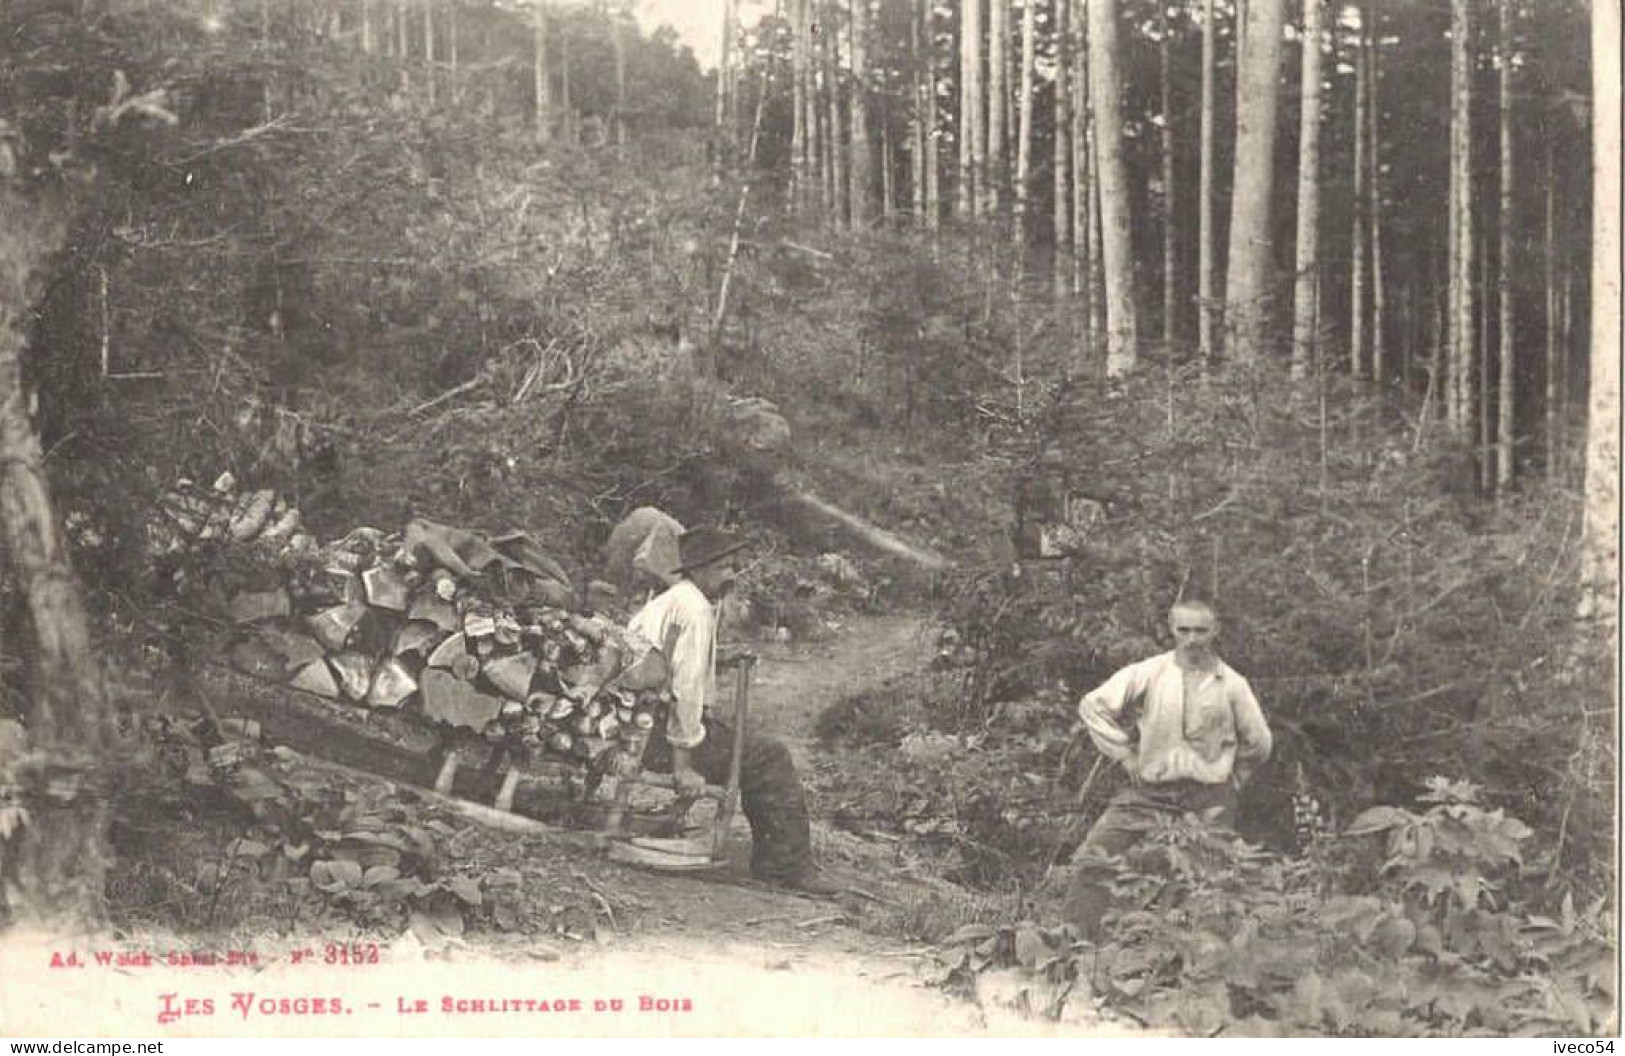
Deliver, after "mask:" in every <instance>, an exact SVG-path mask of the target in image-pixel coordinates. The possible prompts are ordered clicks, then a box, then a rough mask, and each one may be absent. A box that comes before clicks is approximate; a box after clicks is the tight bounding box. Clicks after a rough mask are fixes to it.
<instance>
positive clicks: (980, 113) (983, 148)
mask: <svg viewBox="0 0 1625 1056" xmlns="http://www.w3.org/2000/svg"><path fill="white" fill-rule="evenodd" d="M964 17H965V19H966V22H967V24H968V28H969V36H968V37H967V38H966V40H967V47H968V48H969V49H970V167H971V215H973V216H977V217H980V216H981V215H982V214H983V213H985V212H986V211H987V210H986V208H985V207H984V206H985V203H986V201H987V79H986V77H985V76H984V69H983V61H984V60H983V54H982V48H983V43H984V41H983V36H984V33H985V29H986V18H987V0H965V15H964Z"/></svg>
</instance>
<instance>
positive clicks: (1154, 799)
mask: <svg viewBox="0 0 1625 1056" xmlns="http://www.w3.org/2000/svg"><path fill="white" fill-rule="evenodd" d="M1168 627H1169V629H1170V630H1171V631H1172V632H1173V636H1174V648H1173V651H1172V652H1168V653H1163V654H1161V655H1160V656H1153V657H1151V658H1150V659H1149V660H1142V661H1140V662H1139V663H1137V664H1130V665H1129V666H1128V667H1125V668H1123V669H1122V670H1121V671H1118V672H1117V673H1116V674H1115V675H1113V676H1112V677H1111V678H1109V679H1107V680H1106V683H1105V685H1103V686H1101V687H1100V688H1098V689H1096V690H1094V691H1092V692H1090V693H1088V694H1085V696H1084V698H1083V699H1082V700H1081V701H1079V702H1078V716H1079V718H1081V719H1082V720H1083V725H1084V727H1085V728H1086V729H1087V730H1088V731H1089V736H1090V738H1091V739H1092V740H1093V741H1094V742H1095V747H1097V748H1098V749H1100V753H1101V754H1102V755H1103V756H1105V757H1106V758H1108V759H1112V760H1115V761H1116V762H1118V763H1121V764H1122V766H1123V769H1124V770H1125V771H1127V772H1128V775H1129V778H1130V780H1131V782H1132V783H1131V784H1130V785H1129V787H1128V788H1126V789H1124V790H1123V791H1121V792H1119V793H1118V794H1117V795H1116V796H1114V797H1113V798H1112V801H1111V803H1110V805H1108V806H1107V807H1106V810H1105V812H1104V813H1103V814H1101V816H1100V817H1099V819H1097V820H1096V821H1095V823H1094V826H1093V827H1092V828H1091V829H1090V830H1089V835H1088V836H1086V837H1085V838H1084V841H1083V845H1082V846H1081V847H1079V848H1078V851H1077V853H1076V854H1074V855H1073V857H1072V863H1073V865H1074V866H1077V867H1079V868H1078V870H1077V872H1076V874H1075V876H1074V879H1073V882H1072V885H1071V890H1070V892H1069V893H1068V908H1069V910H1070V914H1071V916H1072V917H1073V919H1074V920H1075V921H1076V922H1077V923H1078V924H1079V926H1080V927H1082V929H1083V930H1084V933H1085V935H1086V936H1087V937H1089V938H1094V937H1096V933H1097V932H1098V930H1099V927H1100V918H1101V917H1102V916H1103V915H1104V913H1105V911H1106V907H1107V905H1108V902H1109V898H1110V895H1109V892H1108V890H1107V889H1106V887H1105V885H1104V883H1102V882H1101V881H1102V876H1101V871H1100V869H1099V868H1098V866H1099V864H1100V862H1101V860H1102V859H1103V858H1105V857H1108V856H1113V855H1120V854H1122V853H1124V852H1125V851H1127V850H1128V849H1129V848H1130V847H1132V846H1134V844H1135V843H1137V842H1138V841H1139V840H1140V838H1141V837H1142V836H1144V835H1145V834H1146V832H1148V831H1150V830H1151V829H1152V828H1155V827H1156V825H1157V823H1158V822H1159V820H1161V819H1164V818H1168V817H1178V816H1180V815H1183V814H1187V813H1192V814H1200V815H1202V816H1203V817H1206V818H1208V819H1209V820H1212V821H1214V822H1217V823H1219V824H1221V825H1225V826H1228V825H1229V824H1230V823H1231V821H1232V820H1233V818H1234V814H1235V806H1236V793H1237V791H1238V790H1239V789H1240V788H1241V786H1242V785H1243V784H1245V783H1246V782H1247V780H1248V779H1249V778H1250V777H1252V775H1253V773H1254V771H1256V770H1257V769H1258V767H1259V765H1260V764H1262V763H1263V762H1264V760H1265V759H1268V758H1269V754H1270V745H1271V737H1270V728H1269V724H1268V723H1266V722H1265V721H1264V713H1263V711H1262V710H1261V709H1260V708H1259V706H1258V699H1257V698H1256V697H1254V696H1253V691H1252V687H1251V686H1249V685H1248V684H1247V680H1246V679H1245V678H1243V677H1241V675H1239V674H1237V673H1236V671H1235V669H1234V668H1232V667H1231V666H1230V665H1229V664H1227V663H1225V662H1224V661H1223V660H1221V659H1219V655H1218V653H1217V652H1215V651H1214V643H1215V641H1216V639H1217V638H1218V634H1219V620H1218V616H1217V615H1216V614H1215V613H1214V611H1213V606H1211V605H1209V604H1208V603H1207V602H1205V601H1197V600H1186V601H1179V602H1176V603H1175V604H1174V607H1173V608H1172V609H1171V610H1169V613H1168Z"/></svg>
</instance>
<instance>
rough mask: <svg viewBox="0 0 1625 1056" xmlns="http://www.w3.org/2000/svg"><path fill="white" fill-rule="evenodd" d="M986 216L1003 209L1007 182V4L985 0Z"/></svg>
mask: <svg viewBox="0 0 1625 1056" xmlns="http://www.w3.org/2000/svg"><path fill="white" fill-rule="evenodd" d="M987 5H988V16H989V17H988V34H987V45H988V63H987V68H988V85H987V170H988V171H987V195H986V203H987V212H988V214H989V215H990V216H995V217H996V216H998V215H999V214H1000V213H1001V211H1002V210H1003V209H1004V200H1003V195H1004V187H1005V184H1006V183H1007V182H1008V181H1009V179H1010V174H1009V163H1008V160H1007V156H1006V150H1007V149H1008V144H1009V138H1010V136H1009V132H1008V126H1009V114H1010V0H987Z"/></svg>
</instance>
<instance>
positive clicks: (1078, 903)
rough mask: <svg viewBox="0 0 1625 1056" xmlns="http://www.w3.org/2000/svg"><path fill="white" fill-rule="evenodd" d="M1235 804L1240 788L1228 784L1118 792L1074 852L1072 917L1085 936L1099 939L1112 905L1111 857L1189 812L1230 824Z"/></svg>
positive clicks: (1171, 785)
mask: <svg viewBox="0 0 1625 1056" xmlns="http://www.w3.org/2000/svg"><path fill="white" fill-rule="evenodd" d="M1235 807H1236V791H1235V789H1234V788H1233V787H1231V786H1230V785H1229V784H1228V783H1226V784H1218V785H1207V784H1202V783H1200V782H1197V781H1171V782H1168V783H1165V784H1157V785H1134V786H1132V787H1129V788H1125V789H1124V790H1123V791H1121V792H1119V793H1117V795H1115V796H1113V797H1112V801H1111V803H1110V804H1109V805H1108V806H1107V807H1106V810H1105V812H1104V813H1102V814H1101V815H1100V817H1099V818H1097V819H1095V823H1094V825H1093V826H1091V827H1090V829H1089V835H1088V836H1085V837H1084V840H1083V844H1082V846H1080V847H1079V848H1078V849H1077V851H1076V852H1075V853H1074V854H1073V855H1072V861H1071V866H1070V868H1071V870H1072V876H1071V879H1070V881H1069V882H1068V884H1067V892H1066V911H1067V917H1068V919H1070V920H1071V921H1072V922H1073V923H1074V924H1076V925H1077V926H1078V929H1079V931H1080V932H1081V933H1082V935H1083V937H1084V938H1086V939H1090V940H1096V939H1099V938H1100V924H1101V919H1102V918H1103V917H1104V916H1105V915H1106V911H1107V910H1108V909H1109V908H1111V887H1110V883H1109V881H1110V878H1111V877H1112V875H1113V874H1115V872H1116V869H1115V867H1113V866H1112V865H1111V864H1110V861H1109V859H1111V858H1115V857H1118V856H1120V855H1122V854H1124V853H1126V852H1127V851H1128V850H1129V848H1131V847H1133V846H1134V845H1135V844H1136V843H1139V842H1140V840H1141V839H1143V838H1144V837H1145V834H1146V833H1148V832H1150V831H1151V830H1152V829H1154V828H1156V827H1157V826H1158V825H1159V824H1162V823H1164V822H1165V821H1166V820H1168V819H1172V818H1178V817H1181V816H1183V815H1185V814H1199V815H1202V816H1203V817H1206V818H1207V819H1208V821H1209V822H1210V823H1211V824H1213V825H1215V826H1218V827H1220V828H1229V827H1230V824H1231V821H1232V819H1233V818H1234V815H1235Z"/></svg>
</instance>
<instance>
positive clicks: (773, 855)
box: [627, 528, 839, 895]
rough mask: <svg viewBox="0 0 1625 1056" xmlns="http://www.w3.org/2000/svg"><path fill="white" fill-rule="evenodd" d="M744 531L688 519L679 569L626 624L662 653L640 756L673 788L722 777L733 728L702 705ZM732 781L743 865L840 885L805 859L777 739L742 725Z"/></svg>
mask: <svg viewBox="0 0 1625 1056" xmlns="http://www.w3.org/2000/svg"><path fill="white" fill-rule="evenodd" d="M744 548H745V543H744V540H742V539H740V538H739V537H738V536H736V535H733V534H732V533H729V532H724V531H721V530H719V529H716V528H695V529H692V530H690V531H687V532H684V533H683V534H682V535H681V536H679V537H678V539H677V559H678V564H677V569H676V572H677V573H678V575H679V577H680V578H679V579H678V580H677V582H676V583H674V584H672V586H670V587H668V588H667V589H666V590H665V591H663V592H662V593H660V594H658V595H656V596H655V597H654V598H653V599H651V600H650V601H649V603H648V604H646V605H644V606H643V608H642V609H640V610H638V613H637V615H635V616H633V617H632V621H631V623H629V624H628V625H627V626H628V629H629V630H631V631H632V632H634V633H635V634H636V635H639V636H641V637H642V638H643V639H644V640H645V641H647V642H648V643H650V644H651V645H652V646H653V647H654V648H655V650H657V651H658V652H659V653H660V654H661V656H662V657H663V658H664V659H665V661H666V665H667V668H668V670H669V671H670V678H671V693H672V698H673V703H672V706H671V710H670V714H669V715H668V717H667V720H666V726H665V729H664V730H661V729H659V728H657V729H656V731H655V734H654V736H653V737H652V738H651V739H650V742H649V750H648V753H647V754H646V755H645V757H644V764H645V765H646V766H648V767H649V768H650V769H652V770H664V769H666V767H667V766H668V765H669V767H670V769H671V773H672V777H673V779H674V780H675V782H676V784H677V788H678V791H679V792H688V793H694V792H698V791H699V790H700V788H701V786H703V785H704V784H705V783H706V782H707V781H710V782H711V783H713V784H723V783H724V782H726V781H727V779H728V768H729V764H730V761H731V757H732V754H731V753H732V743H733V731H732V730H731V729H730V728H729V727H728V724H727V723H725V722H723V721H721V720H720V719H717V718H715V717H713V716H712V715H710V714H708V713H707V705H708V704H709V703H710V702H711V697H712V692H713V690H712V676H713V674H714V670H715V667H716V654H717V641H716V640H717V603H718V602H719V601H721V599H722V598H723V597H724V596H725V595H726V594H727V593H728V591H729V590H730V589H731V588H732V587H733V584H734V580H735V579H736V578H737V576H738V574H739V561H738V555H739V552H740V551H741V550H743V549H744ZM739 791H740V798H741V800H742V801H743V806H744V810H745V817H746V818H747V819H748V820H749V821H750V831H751V843H752V846H751V873H752V874H754V875H755V876H756V877H758V878H760V879H763V880H767V881H770V882H773V883H778V884H783V885H785V886H786V887H793V888H796V889H797V890H801V891H806V892H808V893H809V894H818V895H831V894H834V893H836V892H837V891H838V890H839V888H838V887H837V886H836V885H834V884H832V883H830V882H829V881H828V880H827V879H826V878H824V877H823V876H822V875H820V873H819V872H818V869H817V867H816V866H814V865H813V861H812V837H811V833H810V831H809V828H808V824H807V806H806V801H805V799H804V798H803V796H802V793H801V779H800V778H799V777H798V776H797V775H796V767H795V763H794V762H793V761H792V760H791V758H790V751H789V749H787V748H786V747H785V746H784V745H783V743H781V742H779V741H777V740H774V739H772V738H770V737H761V736H758V735H756V734H753V733H749V732H747V733H746V735H745V744H744V750H743V752H742V755H741V759H740V766H739Z"/></svg>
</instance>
